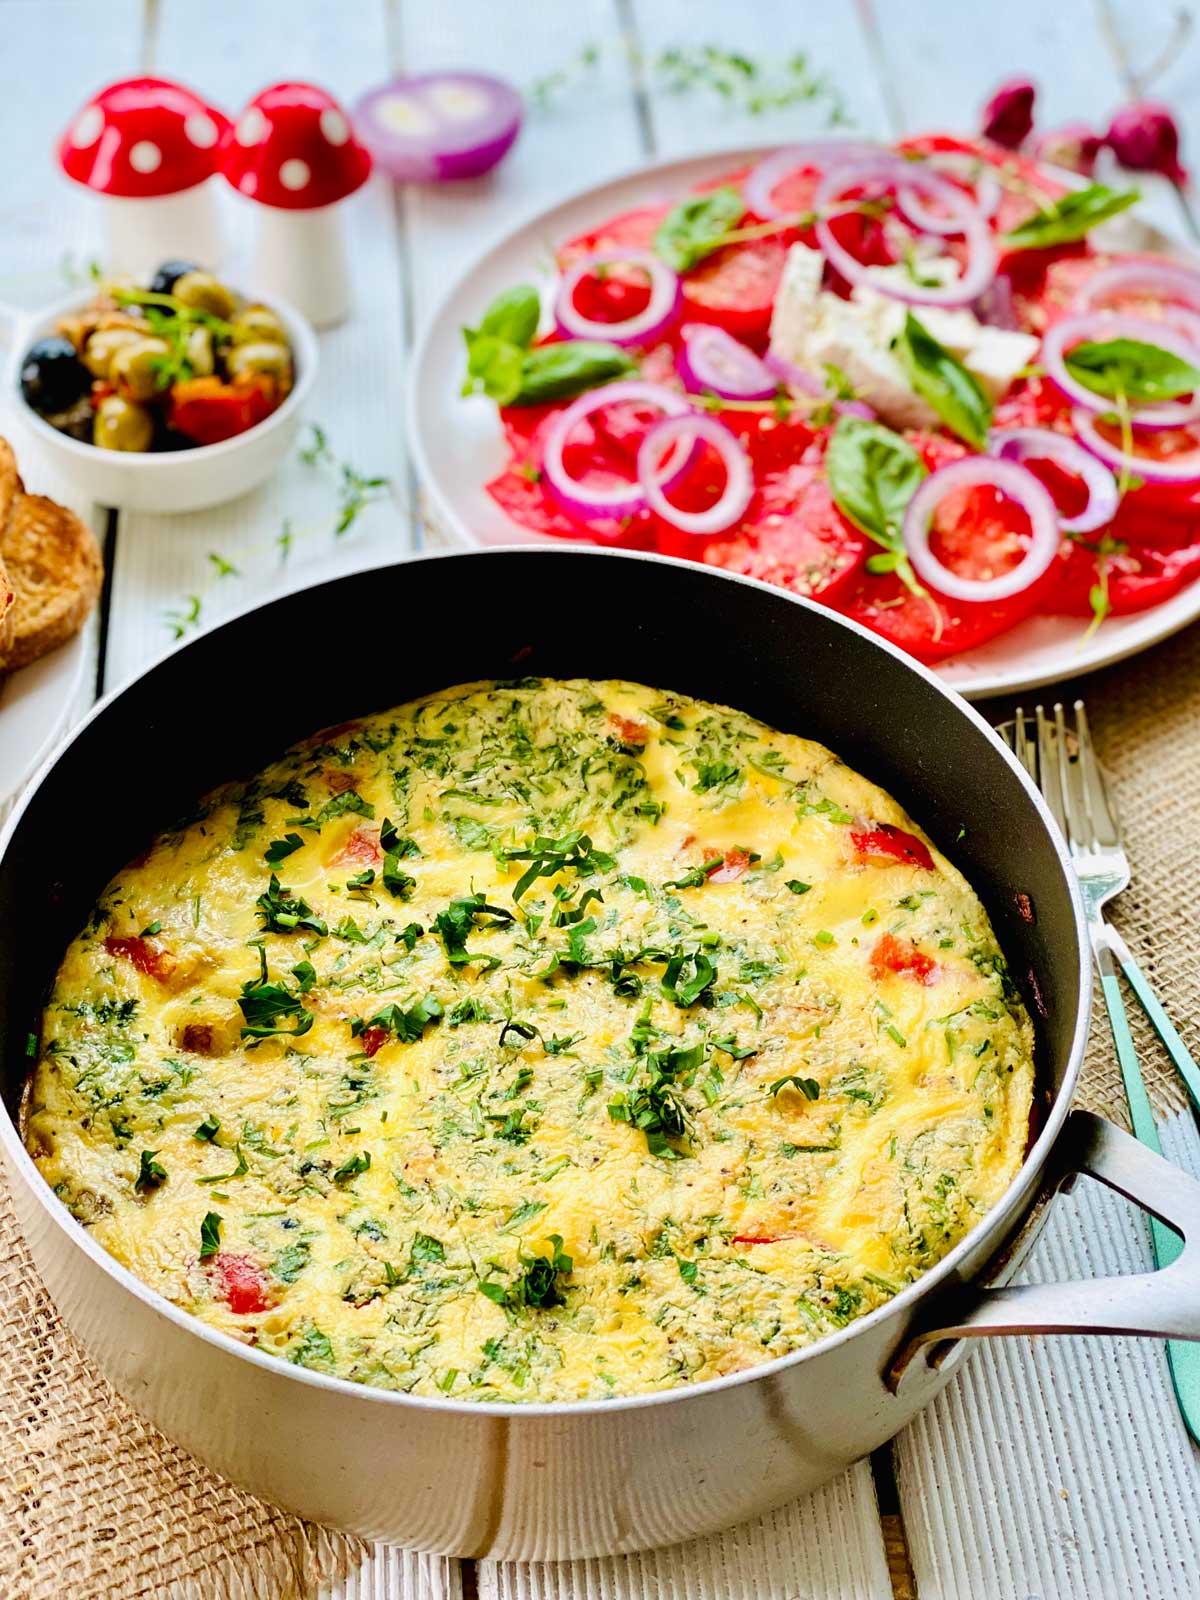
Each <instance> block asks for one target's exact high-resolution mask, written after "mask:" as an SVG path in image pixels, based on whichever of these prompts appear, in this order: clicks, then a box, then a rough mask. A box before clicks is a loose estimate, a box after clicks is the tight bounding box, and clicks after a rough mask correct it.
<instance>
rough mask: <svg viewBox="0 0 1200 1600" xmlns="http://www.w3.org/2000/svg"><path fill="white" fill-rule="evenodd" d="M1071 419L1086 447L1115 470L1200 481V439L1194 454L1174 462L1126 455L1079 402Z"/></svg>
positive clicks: (1148, 478) (1150, 478)
mask: <svg viewBox="0 0 1200 1600" xmlns="http://www.w3.org/2000/svg"><path fill="white" fill-rule="evenodd" d="M1071 422H1072V424H1073V426H1074V428H1075V432H1076V433H1077V434H1078V435H1079V442H1080V444H1081V445H1082V446H1083V448H1084V449H1085V450H1090V451H1091V453H1092V454H1093V455H1094V456H1097V457H1098V458H1099V459H1100V460H1101V461H1103V462H1104V463H1105V465H1106V466H1109V467H1111V468H1112V469H1113V470H1114V472H1128V473H1132V474H1133V475H1134V476H1135V477H1138V478H1142V479H1144V480H1145V482H1147V483H1197V482H1200V440H1198V441H1197V444H1196V449H1195V451H1194V452H1193V453H1192V454H1190V455H1187V456H1184V457H1183V459H1182V461H1179V460H1177V461H1176V462H1175V464H1174V465H1172V464H1171V463H1169V462H1167V461H1153V460H1151V459H1149V458H1148V457H1147V456H1135V455H1127V454H1126V453H1125V451H1124V450H1122V449H1121V447H1120V445H1116V444H1113V442H1112V440H1111V439H1106V438H1105V437H1104V435H1103V434H1102V433H1101V432H1100V430H1099V428H1098V427H1097V426H1096V422H1097V418H1096V417H1095V416H1094V415H1093V413H1092V412H1090V411H1085V410H1084V409H1083V407H1082V406H1076V407H1075V409H1074V410H1073V411H1072V412H1071Z"/></svg>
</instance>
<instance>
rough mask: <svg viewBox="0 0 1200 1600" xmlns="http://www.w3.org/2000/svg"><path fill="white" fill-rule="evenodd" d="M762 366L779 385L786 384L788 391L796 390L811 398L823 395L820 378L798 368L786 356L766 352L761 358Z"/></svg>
mask: <svg viewBox="0 0 1200 1600" xmlns="http://www.w3.org/2000/svg"><path fill="white" fill-rule="evenodd" d="M763 365H764V366H765V367H766V368H768V370H769V371H771V372H773V373H774V374H775V376H776V377H777V378H778V379H779V380H780V382H781V383H786V384H787V386H788V388H789V389H798V390H799V391H800V393H801V394H811V395H813V396H820V395H823V394H824V393H825V385H824V384H823V383H822V382H821V380H820V378H818V377H816V376H814V374H813V373H811V372H806V371H805V370H804V368H803V367H798V366H797V365H796V363H795V362H794V361H789V360H788V359H787V357H786V356H781V355H777V354H776V352H775V351H774V350H768V351H767V353H766V355H765V356H764V357H763Z"/></svg>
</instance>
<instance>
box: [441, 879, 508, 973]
mask: <svg viewBox="0 0 1200 1600" xmlns="http://www.w3.org/2000/svg"><path fill="white" fill-rule="evenodd" d="M477 918H482V919H484V920H483V922H482V926H483V927H485V928H503V927H506V926H507V925H508V924H509V923H510V922H512V920H513V914H512V912H511V911H506V910H505V909H504V907H503V906H490V905H488V903H487V902H486V901H485V900H484V898H483V896H482V895H481V894H473V895H467V896H464V897H463V898H462V899H459V900H451V902H450V904H449V905H448V906H447V907H446V909H445V911H439V912H438V914H437V916H436V917H435V918H434V919H433V926H434V930H435V931H436V933H437V935H438V938H439V939H441V941H442V946H443V948H444V949H445V952H446V960H447V961H448V962H449V963H450V965H451V966H452V967H465V966H469V965H470V963H471V962H473V961H485V962H487V964H488V967H489V969H490V968H491V967H498V966H499V965H500V960H499V957H498V956H481V955H472V953H471V952H470V951H469V950H468V949H467V940H468V939H469V938H470V937H471V934H472V933H473V932H474V931H475V926H476V919H477Z"/></svg>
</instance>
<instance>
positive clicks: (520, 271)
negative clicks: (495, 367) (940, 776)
mask: <svg viewBox="0 0 1200 1600" xmlns="http://www.w3.org/2000/svg"><path fill="white" fill-rule="evenodd" d="M775 148H777V147H776V146H773V145H772V146H766V147H755V148H750V149H747V148H745V147H740V148H738V149H735V150H725V151H719V152H716V153H714V154H710V155H705V156H698V157H691V158H689V159H687V160H684V161H667V162H662V163H660V164H659V165H657V166H653V167H645V168H642V169H640V170H639V171H637V172H632V173H626V174H625V175H624V176H622V177H619V178H614V179H612V180H611V181H610V182H609V183H603V184H599V185H597V186H595V187H593V188H590V189H586V190H582V191H581V192H580V193H578V194H576V195H574V196H572V197H571V198H570V199H569V200H564V201H562V202H560V204H558V205H555V206H551V207H549V208H548V209H546V210H543V211H539V212H538V213H537V214H536V215H535V216H533V217H532V218H531V219H530V220H529V221H527V222H525V223H523V224H522V225H521V226H520V227H517V228H514V229H513V230H512V231H511V232H510V233H507V234H506V235H505V236H504V237H503V238H502V239H500V240H499V241H498V242H497V243H496V244H494V245H493V246H492V248H491V249H490V250H488V251H487V252H486V253H485V254H484V255H483V256H482V257H481V258H480V259H479V260H478V261H477V262H476V263H475V265H474V266H473V267H471V268H470V270H469V271H468V272H467V273H466V274H465V275H464V276H463V277H462V278H460V279H459V281H458V282H457V283H456V284H455V285H454V286H453V287H452V288H451V290H450V292H449V294H447V296H446V298H445V299H444V300H443V301H442V303H441V305H440V306H439V307H438V309H437V311H436V312H435V313H434V315H433V319H432V321H431V322H430V323H429V325H428V327H427V328H426V330H425V332H424V335H423V336H422V338H421V341H420V344H419V346H418V348H417V352H416V355H415V357H414V360H413V367H412V375H411V380H410V388H409V437H410V441H411V445H412V450H413V455H414V459H415V465H416V470H417V473H418V475H419V477H420V479H421V481H422V483H423V485H424V487H425V489H426V491H427V493H428V495H429V498H430V502H431V505H432V509H433V520H434V529H433V531H434V533H435V535H436V534H437V533H439V532H441V533H444V534H445V535H446V537H448V538H449V539H450V540H451V541H452V542H453V543H455V544H457V545H460V546H463V547H466V548H475V547H478V546H480V545H497V544H559V543H561V540H559V539H556V538H554V537H552V536H550V535H545V534H536V533H530V532H529V531H528V530H526V529H524V528H521V527H518V526H517V524H516V523H514V522H511V521H510V520H509V518H508V517H506V516H505V515H504V513H503V512H502V511H501V510H500V508H499V506H497V505H496V503H495V502H494V501H493V500H492V499H491V498H490V497H489V496H488V494H487V493H486V491H485V489H484V484H485V483H487V482H488V480H489V479H490V478H493V477H494V476H495V475H496V474H497V473H498V472H500V471H501V470H502V469H503V467H504V464H505V461H506V460H507V451H506V449H505V445H504V439H503V436H502V434H501V430H500V427H499V424H498V422H497V420H496V408H495V406H494V405H493V404H492V402H491V401H490V400H485V399H484V398H483V397H482V396H475V397H472V398H470V399H463V398H462V396H461V395H460V394H459V388H460V386H461V384H462V378H463V370H464V364H465V363H464V353H463V342H462V333H461V331H460V330H461V329H462V328H463V327H464V326H465V325H470V324H472V323H474V322H475V321H476V320H477V319H478V317H479V314H480V312H481V310H482V309H483V307H484V306H485V305H486V304H487V302H488V301H489V300H490V299H491V297H492V296H493V295H494V294H496V293H498V292H499V291H500V290H501V289H506V288H509V287H510V286H511V285H512V284H514V283H520V282H530V281H537V282H541V283H544V284H549V283H550V282H551V281H552V279H553V276H554V267H553V251H554V248H555V246H556V245H557V244H559V243H561V242H562V240H564V239H569V238H571V237H572V236H573V235H574V234H577V233H582V232H584V231H585V230H586V229H587V228H590V227H594V226H596V225H597V224H598V223H600V222H603V221H604V220H605V218H607V217H611V216H613V215H615V214H617V213H619V212H621V211H628V210H632V209H633V208H634V207H636V206H643V205H652V204H654V203H656V202H659V201H665V200H673V199H675V198H676V197H677V196H678V195H679V193H680V192H681V191H682V190H683V189H686V188H688V187H689V186H690V185H692V184H694V183H699V182H703V181H704V180H705V179H706V178H713V177H717V176H719V175H720V174H721V173H722V172H727V171H728V170H729V169H730V168H731V167H737V166H740V165H742V164H749V163H753V162H755V161H758V160H760V159H761V158H762V157H763V156H764V155H766V154H769V152H770V151H771V150H772V149H775ZM1120 221H1121V223H1122V226H1121V228H1120V230H1119V237H1117V236H1116V235H1117V234H1118V229H1117V227H1116V225H1110V226H1109V229H1108V237H1110V238H1112V240H1113V242H1114V243H1119V244H1120V245H1121V247H1123V248H1125V249H1142V250H1147V249H1149V250H1177V249H1179V246H1178V244H1177V243H1176V241H1174V240H1172V239H1170V238H1168V237H1167V236H1165V235H1164V234H1162V233H1160V232H1159V231H1158V230H1157V229H1154V228H1151V227H1148V226H1147V225H1146V224H1145V223H1141V222H1136V221H1134V222H1126V221H1125V220H1124V219H1120ZM1197 617H1200V581H1197V582H1195V583H1192V584H1190V585H1189V586H1188V587H1187V588H1186V589H1184V590H1182V591H1181V592H1180V593H1179V594H1176V595H1174V596H1172V598H1171V599H1170V600H1168V601H1166V602H1165V603H1164V604H1163V605H1160V606H1156V607H1154V609H1153V610H1151V611H1145V612H1140V613H1138V614H1136V615H1134V616H1128V617H1111V618H1109V619H1108V620H1107V621H1106V622H1105V623H1104V624H1103V625H1102V626H1101V627H1100V628H1099V629H1097V631H1096V632H1095V633H1094V634H1093V635H1092V636H1091V637H1090V638H1087V639H1085V637H1084V633H1085V624H1084V622H1083V621H1082V620H1081V619H1079V618H1073V617H1034V618H1031V619H1030V620H1029V621H1028V622H1025V623H1022V624H1021V626H1020V627H1018V628H1014V629H1013V631H1012V632H1011V633H1006V634H1002V635H1001V637H1000V638H998V639H994V640H992V641H991V642H990V643H989V644H986V645H984V646H982V647H981V648H980V649H978V650H971V651H969V652H967V653H966V654H965V655H961V656H957V657H956V658H955V659H954V660H953V661H951V662H947V663H946V665H945V666H943V667H942V668H941V669H940V672H941V676H942V678H943V680H944V681H945V682H946V683H948V684H949V685H950V686H951V687H952V688H955V689H957V690H959V691H960V692H961V693H962V694H964V695H966V696H967V698H968V699H972V700H976V699H982V698H984V697H985V696H987V695H992V694H1002V693H1005V692H1010V693H1011V692H1017V691H1023V690H1026V689H1036V688H1040V687H1041V686H1042V685H1044V684H1049V683H1057V682H1059V681H1061V680H1062V679H1064V678H1072V677H1075V676H1076V675H1077V674H1078V673H1081V672H1093V671H1095V669H1096V668H1097V667H1104V666H1108V665H1110V664H1111V663H1112V662H1114V661H1121V660H1123V659H1124V658H1125V657H1126V656H1131V655H1135V654H1136V653H1137V652H1138V651H1139V650H1145V649H1146V648H1147V646H1149V645H1152V644H1156V643H1157V642H1158V641H1159V640H1160V639H1165V638H1166V637H1167V635H1168V634H1171V633H1174V632H1176V630H1177V629H1179V628H1182V627H1184V626H1185V625H1186V624H1187V623H1189V622H1193V621H1195V619H1196V618H1197Z"/></svg>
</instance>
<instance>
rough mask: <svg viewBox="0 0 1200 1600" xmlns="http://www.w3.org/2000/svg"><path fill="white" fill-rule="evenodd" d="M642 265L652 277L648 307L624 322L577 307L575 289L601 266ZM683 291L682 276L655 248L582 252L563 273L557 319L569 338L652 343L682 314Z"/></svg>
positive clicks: (555, 308)
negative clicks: (601, 319) (597, 318)
mask: <svg viewBox="0 0 1200 1600" xmlns="http://www.w3.org/2000/svg"><path fill="white" fill-rule="evenodd" d="M618 264H620V265H623V266H630V267H641V268H642V269H643V270H644V271H645V272H646V274H647V275H648V277H649V279H650V299H649V301H648V302H647V304H646V307H645V309H644V310H642V311H639V312H638V313H637V315H636V316H633V317H628V318H627V319H626V320H625V321H624V322H593V321H592V319H591V318H590V317H585V316H584V315H583V313H582V312H580V311H578V310H576V307H575V291H576V289H577V288H578V287H579V285H580V283H582V281H583V279H584V278H585V277H587V275H588V273H589V272H593V271H594V270H595V269H596V268H597V267H607V266H614V265H618ZM681 300H682V292H681V290H680V287H679V279H678V278H677V277H676V276H675V274H674V273H673V272H672V271H671V269H670V267H668V266H667V264H666V262H665V261H660V260H659V258H658V257H657V256H656V255H655V254H654V252H653V251H652V250H600V251H597V252H596V253H595V254H594V255H590V256H580V258H579V260H578V261H575V262H573V263H572V264H571V266H569V267H568V268H567V270H566V272H564V273H563V276H562V281H561V283H560V284H559V286H558V296H557V298H556V300H555V302H554V321H555V324H556V326H557V328H558V331H559V333H561V334H563V335H564V336H565V337H566V338H568V339H604V340H607V342H608V343H609V344H619V345H631V344H650V343H651V342H652V341H653V340H655V339H657V338H658V337H659V335H660V334H663V333H665V332H666V330H667V329H668V328H669V327H670V326H671V324H672V323H673V322H674V321H675V318H676V317H677V316H678V315H679V306H680V303H681Z"/></svg>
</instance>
